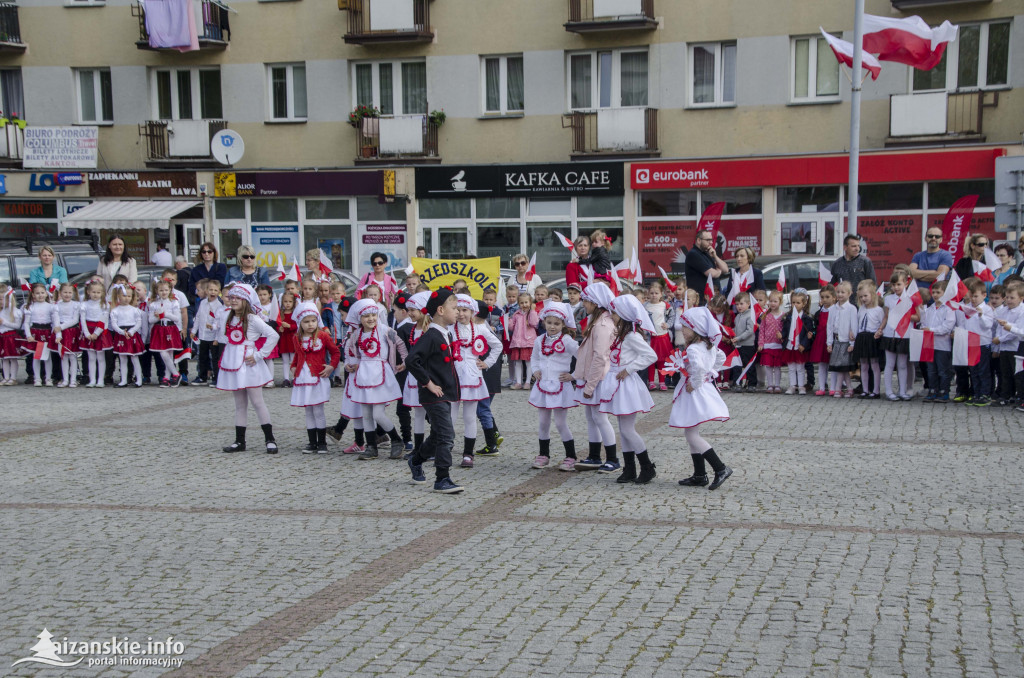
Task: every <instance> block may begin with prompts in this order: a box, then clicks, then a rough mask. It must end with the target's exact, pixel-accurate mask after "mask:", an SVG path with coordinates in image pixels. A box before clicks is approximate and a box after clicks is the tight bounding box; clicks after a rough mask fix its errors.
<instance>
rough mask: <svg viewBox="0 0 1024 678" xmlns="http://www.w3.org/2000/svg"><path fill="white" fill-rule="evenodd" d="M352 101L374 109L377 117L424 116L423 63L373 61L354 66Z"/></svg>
mask: <svg viewBox="0 0 1024 678" xmlns="http://www.w3.org/2000/svg"><path fill="white" fill-rule="evenodd" d="M354 69H355V70H354V74H355V75H354V77H353V78H352V81H353V87H354V92H353V97H352V98H353V100H354V101H355V102H356V105H357V106H375V107H376V108H378V109H379V110H380V112H381V115H416V114H421V115H425V114H426V113H427V64H426V62H425V61H374V62H371V63H361V64H356V65H355V67H354Z"/></svg>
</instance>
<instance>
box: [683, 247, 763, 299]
mask: <svg viewBox="0 0 1024 678" xmlns="http://www.w3.org/2000/svg"><path fill="white" fill-rule="evenodd" d="M714 244H715V241H714V238H712V237H711V231H699V232H698V233H697V240H696V242H695V243H694V247H693V248H691V249H690V251H689V252H687V253H686V286H687V287H689V288H691V289H695V290H697V294H698V295H700V303H702V304H703V303H705V302H706V301H707V296H706V295H705V294H704V287H705V285H707V284H708V276H709V275H710V276H711V277H712V278H713V279H715V280H717V279H718V278H721V277H722V276H723V275H728V274H729V266H728V264H726V263H725V262H724V261H722V259H721V258H720V257H719V256H718V253H717V252H715V247H714ZM762 284H763V281H762ZM716 288H717V286H716Z"/></svg>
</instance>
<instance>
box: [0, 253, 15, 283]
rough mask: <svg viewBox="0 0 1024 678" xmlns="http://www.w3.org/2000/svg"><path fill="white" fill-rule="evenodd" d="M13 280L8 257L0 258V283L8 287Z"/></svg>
mask: <svg viewBox="0 0 1024 678" xmlns="http://www.w3.org/2000/svg"><path fill="white" fill-rule="evenodd" d="M13 280H14V279H13V278H12V277H11V266H10V263H9V261H8V257H0V282H2V283H4V284H6V285H10V284H11V282H12V281H13Z"/></svg>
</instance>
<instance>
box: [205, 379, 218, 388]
mask: <svg viewBox="0 0 1024 678" xmlns="http://www.w3.org/2000/svg"><path fill="white" fill-rule="evenodd" d="M207 386H209V387H210V388H217V382H216V381H214V380H211V381H210V383H209V384H207Z"/></svg>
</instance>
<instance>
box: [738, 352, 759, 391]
mask: <svg viewBox="0 0 1024 678" xmlns="http://www.w3.org/2000/svg"><path fill="white" fill-rule="evenodd" d="M756 362H757V354H756V353H755V354H754V357H753V358H751V359H750V362H749V363H747V364H746V365H744V366H743V371H742V372H740V376H738V377H736V383H737V384H738V383H740V382H741V381H743V377H745V376H747V372H749V371H750V368H751V367H753V366H754V363H756Z"/></svg>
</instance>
